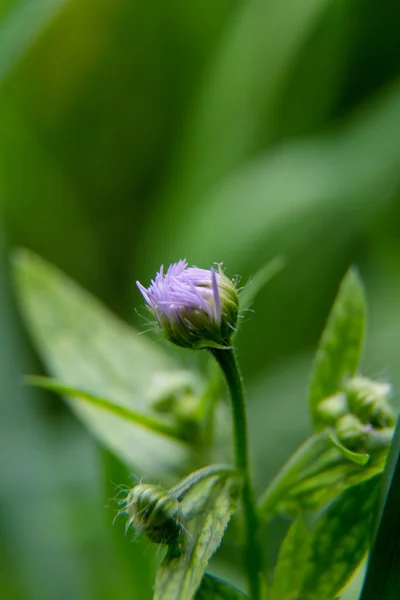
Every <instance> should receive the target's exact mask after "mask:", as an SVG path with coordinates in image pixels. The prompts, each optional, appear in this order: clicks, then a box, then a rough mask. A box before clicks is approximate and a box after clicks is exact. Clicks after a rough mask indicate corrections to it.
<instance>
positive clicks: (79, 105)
mask: <svg viewBox="0 0 400 600" xmlns="http://www.w3.org/2000/svg"><path fill="white" fill-rule="evenodd" d="M399 39H400V4H399V3H398V2H396V1H395V0H381V2H379V3H378V2H375V1H374V0H362V1H361V0H287V2H281V0H246V2H239V1H238V0H213V1H211V0H192V1H191V2H184V1H183V0H170V1H169V2H163V1H161V0H153V1H151V2H145V3H142V2H138V1H137V0H96V1H94V0H71V1H68V0H2V1H1V4H0V277H1V282H0V400H1V405H0V407H1V417H0V539H1V543H0V592H1V597H2V598H7V599H10V600H20V599H29V600H31V599H32V600H36V599H37V600H47V599H49V600H52V599H54V598H57V599H58V600H64V599H68V600H70V599H72V598H73V599H76V600H81V599H82V600H92V599H93V600H103V599H104V600H105V599H111V598H115V597H121V598H135V599H136V598H137V599H144V600H145V599H146V598H150V597H151V593H150V589H151V585H152V581H153V575H154V561H155V560H157V555H156V553H155V551H154V549H153V548H152V547H151V546H150V545H149V544H148V543H146V542H144V541H137V542H135V543H132V542H131V540H130V538H129V536H127V537H124V534H123V527H122V524H120V523H118V522H117V523H116V524H115V525H114V526H113V527H112V521H113V517H114V512H113V510H112V508H110V507H109V505H110V498H112V497H113V496H114V495H115V493H116V490H115V486H114V485H113V482H115V483H128V482H129V472H128V470H127V469H126V467H124V466H123V465H122V464H121V463H119V462H118V460H117V459H116V458H115V457H113V456H112V455H111V454H110V453H109V452H107V451H106V450H103V449H101V448H100V446H99V445H98V444H97V443H96V441H94V439H93V438H92V437H90V435H89V434H88V433H87V431H86V430H85V429H84V427H83V426H82V425H81V424H80V423H79V422H78V421H77V420H76V419H75V418H74V417H73V416H72V414H71V413H70V412H69V410H68V409H67V408H66V407H65V406H64V404H63V403H62V402H60V401H59V400H57V399H56V398H55V397H54V396H51V395H50V394H45V393H42V392H38V391H32V390H31V389H29V388H26V387H24V386H23V385H22V384H21V377H22V374H23V373H28V372H30V373H32V372H35V373H40V372H41V370H42V369H43V366H42V365H41V363H40V360H39V358H38V356H37V354H36V353H35V351H34V349H33V346H32V344H31V342H30V341H29V339H28V337H27V335H26V333H25V330H24V327H23V325H22V323H21V319H20V317H19V315H18V308H17V303H16V300H15V295H14V293H13V288H12V280H11V269H10V255H11V254H12V251H13V250H14V249H15V248H16V247H20V246H24V247H28V248H30V249H32V250H34V251H35V252H37V253H38V254H40V255H41V256H43V257H44V258H46V259H48V260H49V261H51V262H52V263H54V264H55V265H57V266H58V267H60V268H61V269H62V270H64V271H65V272H66V273H68V275H70V276H71V277H72V278H74V279H76V280H77V281H78V282H79V283H80V284H82V285H83V286H84V287H85V288H87V289H88V290H89V291H91V292H92V293H94V294H95V295H96V296H98V297H99V298H100V299H101V300H102V301H103V302H104V303H105V304H106V305H108V306H109V307H110V308H111V309H112V310H113V311H114V312H116V313H117V314H118V315H119V316H120V317H122V318H123V319H125V320H126V321H128V322H129V323H131V324H133V325H134V326H135V327H137V328H138V329H143V328H144V325H143V321H142V320H141V318H140V317H139V316H138V315H137V314H136V313H135V311H134V308H135V307H140V306H141V304H142V300H141V297H140V295H139V293H138V291H137V290H136V287H135V283H134V282H135V280H136V279H140V281H142V282H143V283H144V284H147V283H148V281H149V278H150V277H153V275H154V273H155V271H156V270H157V269H158V268H159V266H160V264H161V263H164V264H168V263H169V262H171V261H174V260H178V259H180V258H183V257H186V258H187V259H188V261H189V263H191V264H195V265H197V266H201V267H205V268H208V267H209V266H210V264H211V263H213V262H214V261H223V263H224V265H225V266H226V269H227V273H228V274H230V275H232V276H233V275H235V274H240V276H241V278H242V281H243V282H244V283H246V281H247V280H248V278H249V277H250V276H251V275H252V274H254V273H256V272H257V271H258V269H259V268H261V267H262V266H264V265H265V264H266V263H267V262H268V261H269V260H271V259H272V258H274V257H275V256H278V255H279V256H284V257H285V259H286V263H287V266H286V268H285V269H284V270H283V271H282V272H281V273H280V274H279V275H277V276H276V277H275V278H274V279H273V280H272V281H271V282H270V283H269V284H268V285H267V286H266V287H265V288H264V289H263V290H262V292H261V293H260V294H259V296H258V297H257V300H256V302H255V304H254V306H253V308H254V310H255V314H254V315H249V319H248V320H247V321H246V323H245V324H244V325H243V327H242V329H241V332H240V334H239V336H238V338H237V345H238V348H239V354H240V360H241V363H242V368H243V373H244V377H245V380H246V385H247V389H248V392H249V415H250V424H251V440H252V445H253V461H254V468H255V471H256V478H257V485H258V489H259V490H262V489H263V486H264V485H265V484H266V483H267V482H268V481H269V480H270V478H271V477H272V476H273V474H275V473H276V472H277V470H278V469H279V467H280V466H281V465H282V464H283V462H284V461H285V460H286V458H287V457H288V456H289V455H290V453H291V452H292V451H293V450H294V448H295V447H296V446H297V445H298V443H299V442H301V441H302V440H303V439H304V438H305V437H306V435H307V434H308V432H309V431H310V429H311V427H310V423H309V417H308V414H307V407H306V401H305V399H306V388H307V377H308V372H309V368H310V364H311V360H312V355H313V351H314V349H315V347H316V343H317V340H318V336H319V334H320V332H321V329H322V327H323V324H324V320H325V318H326V315H327V313H328V310H329V307H330V304H331V302H332V300H333V298H334V295H335V292H336V289H337V286H338V283H339V281H340V279H341V277H342V276H343V274H344V272H345V271H346V269H347V268H348V266H349V265H350V264H356V265H357V266H358V268H359V270H360V272H361V275H362V277H363V279H364V281H365V284H366V289H367V295H368V298H369V331H368V339H367V349H366V353H365V356H364V361H363V366H364V373H365V374H366V375H367V376H370V377H372V378H377V379H379V378H384V379H388V380H389V381H390V382H392V383H393V385H394V387H395V389H399V387H400V336H399V333H398V332H399V330H400V311H399V308H398V307H399V303H400V269H399V260H400V233H399V231H400V76H399V75H400V45H399V41H398V40H399ZM158 343H160V342H158ZM177 357H178V360H179V361H181V363H182V364H183V365H184V366H189V367H190V366H199V359H198V357H197V355H194V354H192V353H178V354H177ZM200 367H203V368H204V365H202V362H201V360H200ZM133 368H134V366H133ZM138 462H140V461H138ZM107 507H108V508H107ZM217 568H218V570H219V572H220V573H223V574H227V576H228V577H230V576H231V574H230V573H229V566H228V565H226V564H223V563H222V564H220V565H219V566H218V567H217ZM356 594H357V582H355V583H354V585H353V592H350V591H349V592H348V594H347V598H348V599H349V600H350V599H353V598H356V597H357V596H356Z"/></svg>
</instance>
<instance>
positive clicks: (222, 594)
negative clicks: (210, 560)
mask: <svg viewBox="0 0 400 600" xmlns="http://www.w3.org/2000/svg"><path fill="white" fill-rule="evenodd" d="M195 598H196V600H240V599H241V598H247V596H246V594H244V593H243V592H241V591H240V590H238V589H237V588H235V587H234V586H233V585H231V584H230V583H228V582H227V581H224V580H223V579H220V578H219V577H215V575H211V574H210V573H205V575H204V577H203V579H202V580H201V584H200V587H199V589H198V590H197V592H196V595H195Z"/></svg>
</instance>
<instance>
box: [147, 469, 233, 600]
mask: <svg viewBox="0 0 400 600" xmlns="http://www.w3.org/2000/svg"><path fill="white" fill-rule="evenodd" d="M199 488H200V489H199ZM207 488H208V489H207ZM198 494H201V496H202V501H203V499H204V495H205V494H206V498H205V502H204V508H203V510H202V511H201V512H200V515H199V516H198V517H197V519H196V520H195V525H194V527H193V528H191V529H190V531H189V536H188V540H187V542H186V544H185V545H183V546H182V547H181V548H176V547H172V548H170V549H169V551H168V552H167V555H166V557H165V558H164V560H163V562H162V563H161V566H160V567H159V569H158V573H157V578H156V584H155V594H154V600H190V599H191V598H193V596H194V594H195V592H196V590H197V588H198V586H199V585H200V582H201V579H202V577H203V574H204V572H205V569H206V567H207V564H208V561H209V560H210V558H211V556H212V555H213V554H214V552H215V551H216V550H217V549H218V547H219V545H220V543H221V540H222V537H223V535H224V533H225V529H226V526H227V525H228V522H229V520H230V517H231V514H232V513H233V512H234V510H235V507H236V499H237V482H232V480H230V479H228V480H223V481H218V480H217V482H214V481H212V480H211V482H207V483H206V490H204V489H203V486H198V487H196V488H195V490H194V497H193V495H192V494H190V495H188V496H187V497H186V498H185V500H184V502H183V504H184V505H185V507H184V511H185V512H188V511H189V510H190V504H192V503H193V502H195V503H196V500H197V495H198Z"/></svg>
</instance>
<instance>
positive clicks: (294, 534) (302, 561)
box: [269, 516, 309, 600]
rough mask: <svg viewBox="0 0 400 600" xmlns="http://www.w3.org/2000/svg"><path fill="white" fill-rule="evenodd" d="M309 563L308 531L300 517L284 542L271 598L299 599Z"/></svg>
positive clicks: (278, 599)
mask: <svg viewBox="0 0 400 600" xmlns="http://www.w3.org/2000/svg"><path fill="white" fill-rule="evenodd" d="M308 562H309V540H308V531H307V527H306V525H305V523H304V521H303V519H302V518H301V517H300V516H299V517H297V519H295V520H294V521H293V523H292V525H291V526H290V529H289V531H288V533H287V534H286V537H285V539H284V540H283V542H282V545H281V548H280V551H279V556H278V562H277V564H276V567H275V571H274V581H273V585H272V587H271V591H270V596H269V597H270V598H271V600H294V599H295V598H298V593H299V590H300V587H301V584H302V581H303V578H304V571H305V569H306V568H307V567H308Z"/></svg>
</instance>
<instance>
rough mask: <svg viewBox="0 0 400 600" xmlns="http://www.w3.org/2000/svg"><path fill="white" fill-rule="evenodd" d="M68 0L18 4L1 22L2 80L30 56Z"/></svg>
mask: <svg viewBox="0 0 400 600" xmlns="http://www.w3.org/2000/svg"><path fill="white" fill-rule="evenodd" d="M66 1H67V0H28V1H25V2H21V1H18V2H14V3H13V5H12V7H11V8H10V9H9V10H8V11H7V12H6V14H5V15H1V20H0V80H1V79H3V78H4V77H5V75H7V73H8V72H9V70H10V69H11V68H12V67H13V66H14V64H15V63H16V62H17V61H18V60H19V59H20V58H21V56H22V55H23V54H24V53H25V52H27V50H28V49H29V47H30V46H31V44H32V43H33V42H34V41H35V40H36V38H37V37H38V36H39V35H40V34H41V33H42V32H43V30H44V28H45V27H46V26H47V25H48V23H49V22H50V21H51V19H52V18H53V17H54V16H55V15H56V14H57V12H59V11H60V10H61V8H62V7H63V5H64V4H66Z"/></svg>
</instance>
